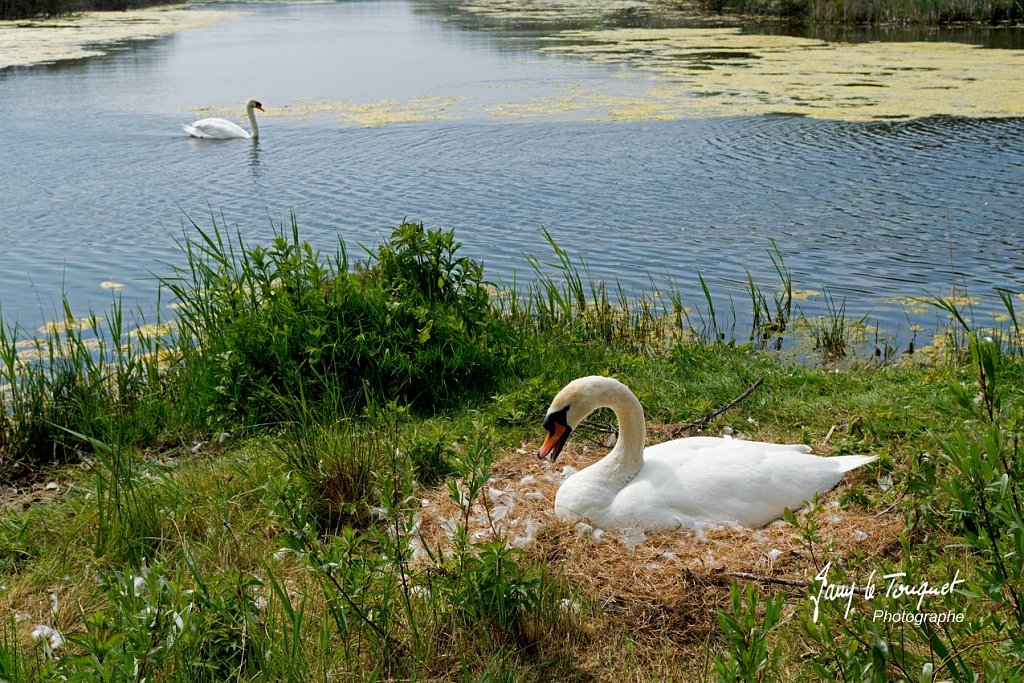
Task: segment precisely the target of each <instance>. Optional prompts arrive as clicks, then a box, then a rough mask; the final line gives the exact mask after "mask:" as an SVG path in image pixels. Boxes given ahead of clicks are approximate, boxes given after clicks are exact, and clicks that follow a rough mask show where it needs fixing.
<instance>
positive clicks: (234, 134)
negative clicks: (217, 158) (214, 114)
mask: <svg viewBox="0 0 1024 683" xmlns="http://www.w3.org/2000/svg"><path fill="white" fill-rule="evenodd" d="M254 109H259V110H260V111H264V109H263V105H262V104H260V103H259V102H257V101H256V100H249V101H248V102H246V103H245V113H246V114H248V115H249V124H250V125H252V133H249V132H248V131H247V130H245V129H244V128H242V127H241V126H239V125H238V124H236V123H232V122H231V121H228V120H227V119H199V120H198V121H196V122H195V123H193V124H192V125H188V124H187V123H183V124H181V127H182V128H183V129H184V130H185V132H186V133H188V134H189V135H191V136H192V137H194V138H206V139H210V140H228V139H231V138H252V139H253V140H255V139H256V138H258V137H259V136H260V128H259V126H257V125H256V114H255V113H254V112H253V110H254Z"/></svg>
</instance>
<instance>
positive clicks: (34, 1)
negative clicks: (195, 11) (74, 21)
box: [0, 0, 181, 20]
mask: <svg viewBox="0 0 1024 683" xmlns="http://www.w3.org/2000/svg"><path fill="white" fill-rule="evenodd" d="M180 2H181V0H0V20H3V19H32V18H35V17H58V16H62V15H65V14H74V13H76V12H94V11H124V10H129V9H139V8H141V7H153V6H155V5H172V4H176V3H177V4H180Z"/></svg>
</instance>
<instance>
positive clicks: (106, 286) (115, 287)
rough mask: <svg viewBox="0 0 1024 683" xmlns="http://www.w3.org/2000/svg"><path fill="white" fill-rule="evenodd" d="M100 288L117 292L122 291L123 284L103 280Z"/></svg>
mask: <svg viewBox="0 0 1024 683" xmlns="http://www.w3.org/2000/svg"><path fill="white" fill-rule="evenodd" d="M100 287H102V288H103V289H113V290H118V289H124V283H123V282H114V281H113V280H104V281H103V282H101V283H100Z"/></svg>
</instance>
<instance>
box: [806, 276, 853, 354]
mask: <svg viewBox="0 0 1024 683" xmlns="http://www.w3.org/2000/svg"><path fill="white" fill-rule="evenodd" d="M824 299H825V311H826V314H825V315H823V316H818V318H817V320H816V321H815V322H813V323H811V334H812V335H813V336H814V350H815V351H819V352H820V353H821V354H822V355H824V357H825V358H826V359H829V360H838V359H840V358H843V357H845V356H846V354H847V353H848V351H849V345H850V340H849V335H850V332H851V328H852V325H851V323H850V321H849V320H847V318H846V298H845V297H844V298H843V300H842V301H840V302H839V305H838V306H837V305H836V301H835V297H834V296H833V295H832V294H831V293H830V292H829V291H828V290H825V293H824ZM863 322H864V318H861V320H860V321H858V323H856V324H860V323H863Z"/></svg>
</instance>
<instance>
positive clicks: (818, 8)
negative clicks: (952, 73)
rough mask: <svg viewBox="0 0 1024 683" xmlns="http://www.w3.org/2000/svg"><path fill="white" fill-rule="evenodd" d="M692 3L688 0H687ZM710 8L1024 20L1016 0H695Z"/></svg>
mask: <svg viewBox="0 0 1024 683" xmlns="http://www.w3.org/2000/svg"><path fill="white" fill-rule="evenodd" d="M670 4H689V0H684V2H683V3H672V2H670ZM696 4H697V6H698V7H700V8H702V9H703V10H705V11H708V12H714V13H727V14H735V15H739V16H743V17H758V18H766V19H775V20H780V21H786V22H793V23H801V24H806V25H809V26H948V25H959V24H977V25H1002V24H1008V23H1012V22H1020V21H1021V20H1022V19H1024V7H1022V5H1021V3H1020V2H1018V1H1017V0H696Z"/></svg>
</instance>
